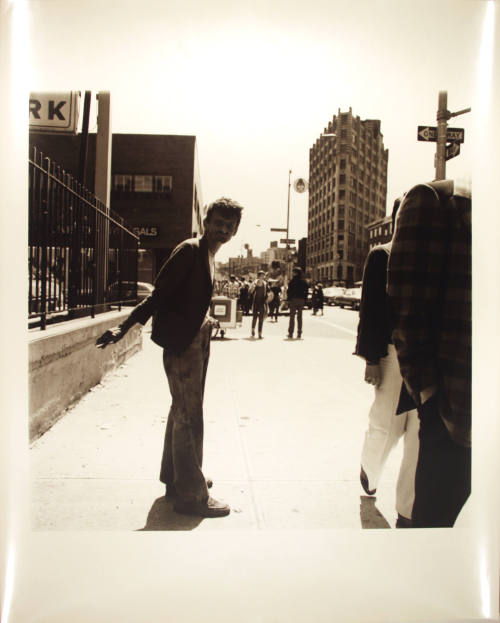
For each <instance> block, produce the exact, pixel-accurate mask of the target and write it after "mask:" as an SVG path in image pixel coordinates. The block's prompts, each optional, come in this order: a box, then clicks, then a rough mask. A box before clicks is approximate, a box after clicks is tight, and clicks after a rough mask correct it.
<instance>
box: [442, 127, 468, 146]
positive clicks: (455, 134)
mask: <svg viewBox="0 0 500 623" xmlns="http://www.w3.org/2000/svg"><path fill="white" fill-rule="evenodd" d="M446 140H447V141H453V142H455V143H463V142H464V129H463V128H446Z"/></svg>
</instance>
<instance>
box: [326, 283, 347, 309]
mask: <svg viewBox="0 0 500 623" xmlns="http://www.w3.org/2000/svg"><path fill="white" fill-rule="evenodd" d="M344 292H345V288H341V287H340V286H331V287H329V288H323V297H324V302H325V305H335V297H336V296H340V295H341V294H344Z"/></svg>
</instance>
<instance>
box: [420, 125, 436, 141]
mask: <svg viewBox="0 0 500 623" xmlns="http://www.w3.org/2000/svg"><path fill="white" fill-rule="evenodd" d="M417 140H419V141H437V128H436V127H435V126H428V125H419V126H418V129H417Z"/></svg>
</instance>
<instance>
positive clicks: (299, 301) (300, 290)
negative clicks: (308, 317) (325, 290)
mask: <svg viewBox="0 0 500 623" xmlns="http://www.w3.org/2000/svg"><path fill="white" fill-rule="evenodd" d="M292 272H293V277H292V278H291V279H290V283H289V284H288V288H287V295H286V296H287V300H288V305H289V308H290V318H289V321H288V335H287V337H288V338H290V339H291V338H293V332H294V330H295V316H297V337H298V338H299V339H300V338H301V337H302V310H303V309H304V305H305V304H306V301H307V293H308V291H309V286H308V284H307V281H306V280H305V279H304V278H303V277H302V269H301V268H300V267H299V266H296V267H295V268H294V269H293V271H292Z"/></svg>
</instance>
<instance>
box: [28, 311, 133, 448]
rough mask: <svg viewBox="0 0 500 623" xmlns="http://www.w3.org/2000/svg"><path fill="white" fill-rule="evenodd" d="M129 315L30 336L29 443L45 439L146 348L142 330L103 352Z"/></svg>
mask: <svg viewBox="0 0 500 623" xmlns="http://www.w3.org/2000/svg"><path fill="white" fill-rule="evenodd" d="M129 313H130V309H125V310H124V311H121V312H108V313H105V314H100V315H98V316H96V317H95V318H85V319H79V320H72V321H69V322H65V323H61V324H60V325H54V326H51V327H49V328H48V329H47V330H46V331H40V330H35V329H33V330H31V331H30V334H29V429H30V430H29V433H30V441H33V440H34V439H36V438H37V437H40V436H41V435H43V433H45V432H46V431H47V430H48V429H49V428H50V427H51V426H52V425H53V424H54V423H55V422H56V421H57V420H58V419H59V418H60V417H62V416H63V415H64V411H65V409H67V408H68V407H69V406H71V405H72V404H74V403H75V402H76V401H77V400H78V399H79V398H81V397H82V396H83V395H84V394H86V393H87V392H88V391H89V389H91V388H92V387H93V386H94V385H97V383H99V382H100V381H101V379H102V378H103V377H104V376H105V375H106V374H107V373H108V372H110V371H111V370H113V369H114V368H116V367H117V366H119V365H121V364H122V363H123V362H124V361H125V360H126V359H127V358H128V357H130V356H131V355H133V354H134V353H136V352H137V351H139V350H141V348H142V327H141V325H135V326H134V327H133V328H132V329H131V330H130V331H129V332H128V333H127V334H126V336H125V337H124V338H123V339H122V340H120V342H117V343H116V344H113V345H111V346H108V347H106V348H105V349H104V350H103V349H100V348H97V347H96V346H95V341H96V339H97V338H98V337H99V336H100V335H101V334H102V333H104V331H106V329H108V328H109V327H112V326H115V325H117V324H119V323H120V322H121V321H122V320H123V319H124V318H125V317H126V316H127V315H128V314H129Z"/></svg>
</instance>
